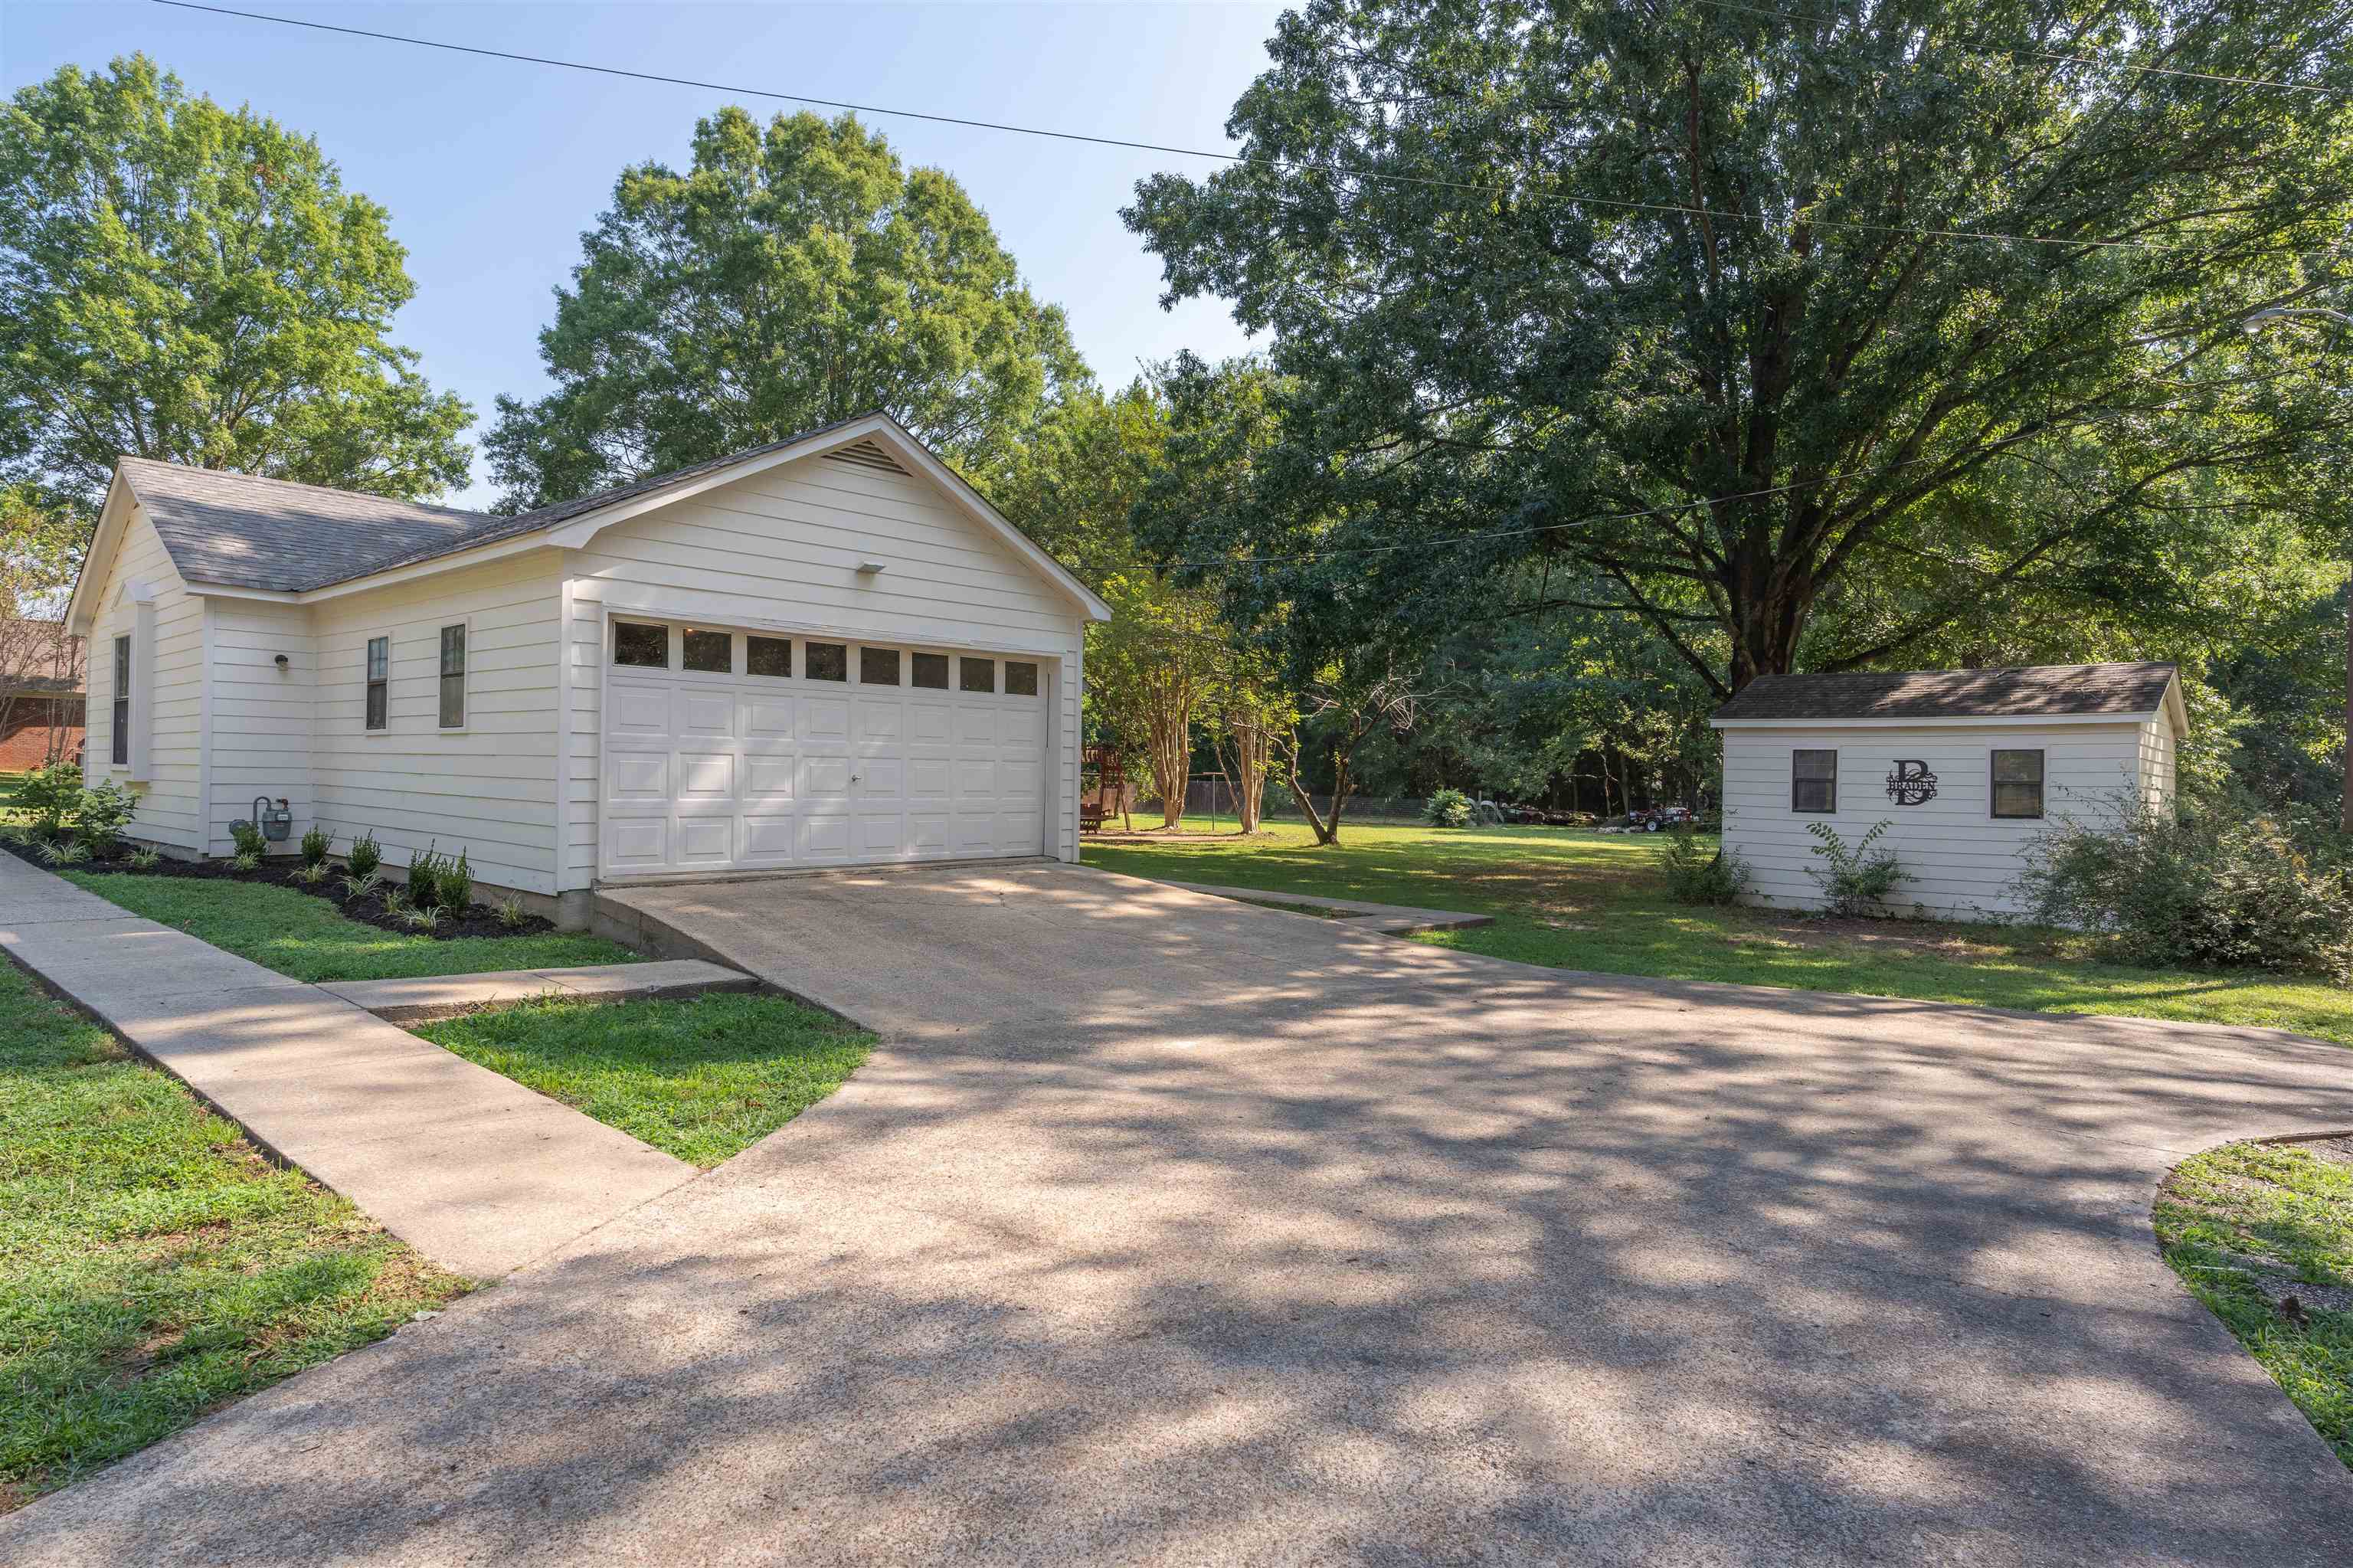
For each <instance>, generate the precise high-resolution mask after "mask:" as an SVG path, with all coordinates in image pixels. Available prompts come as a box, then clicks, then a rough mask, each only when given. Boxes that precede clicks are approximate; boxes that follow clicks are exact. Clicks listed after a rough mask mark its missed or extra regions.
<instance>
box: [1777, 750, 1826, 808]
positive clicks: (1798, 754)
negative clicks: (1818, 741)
mask: <svg viewBox="0 0 2353 1568" xmlns="http://www.w3.org/2000/svg"><path fill="white" fill-rule="evenodd" d="M1789 810H1793V811H1835V810H1838V753H1837V752H1835V751H1792V752H1790V753H1789Z"/></svg>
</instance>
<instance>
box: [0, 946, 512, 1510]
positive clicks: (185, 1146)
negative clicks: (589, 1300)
mask: <svg viewBox="0 0 2353 1568" xmlns="http://www.w3.org/2000/svg"><path fill="white" fill-rule="evenodd" d="M464 1288H465V1282H464V1281H462V1280H460V1279H459V1278H457V1277H454V1276H452V1275H448V1274H446V1273H443V1272H442V1271H441V1270H439V1269H438V1268H436V1267H434V1266H432V1265H431V1264H429V1263H427V1262H426V1261H425V1260H424V1259H423V1258H422V1257H420V1256H418V1255H417V1254H416V1253H415V1252H413V1251H411V1250H410V1249H409V1248H408V1247H407V1246H406V1245H403V1244H402V1243H400V1242H398V1241H396V1240H395V1239H394V1238H393V1237H392V1236H390V1235H389V1234H386V1233H385V1231H384V1230H383V1229H382V1228H381V1227H379V1226H378V1225H376V1224H375V1223H374V1222H372V1221H370V1220H369V1219H368V1218H367V1216H366V1215H364V1214H363V1213H360V1212H359V1211H358V1210H356V1209H354V1208H353V1207H352V1205H351V1204H349V1203H348V1202H344V1201H343V1199H341V1198H338V1197H336V1196H335V1195H334V1194H332V1193H331V1192H326V1191H325V1190H323V1189H322V1188H320V1187H318V1186H316V1185H314V1184H313V1183H311V1181H306V1180H305V1179H304V1178H303V1177H301V1175H299V1174H297V1173H295V1172H293V1171H283V1170H280V1169H279V1168H278V1167H276V1166H273V1165H270V1164H269V1163H267V1162H266V1161H265V1160H263V1159H262V1158H261V1156H260V1155H259V1153H257V1152H256V1151H255V1150H254V1149H253V1148H252V1146H251V1145H249V1144H248V1143H247V1142H246V1141H245V1140H244V1139H242V1138H241V1137H239V1136H238V1133H237V1128H235V1127H234V1126H232V1125H231V1124H229V1123H228V1122H227V1121H224V1120H222V1119H220V1118H217V1117H216V1116H214V1115H212V1114H211V1113H209V1112H208V1111H206V1109H205V1108H204V1107H202V1106H200V1105H199V1104H197V1102H196V1100H195V1097H193V1096H192V1095H190V1094H189V1093H188V1091H187V1090H186V1089H185V1088H184V1087H182V1086H181V1085H180V1084H179V1082H178V1081H177V1080H175V1079H174V1078H171V1077H169V1076H167V1075H164V1074H163V1073H161V1072H158V1071H156V1070H155V1069H154V1068H152V1067H148V1066H144V1065H141V1064H139V1063H137V1062H135V1061H134V1060H132V1058H131V1056H130V1054H129V1053H128V1052H126V1051H125V1050H124V1049H123V1048H122V1046H121V1045H120V1044H117V1043H116V1042H115V1041H114V1040H113V1039H112V1038H111V1036H110V1035H109V1034H108V1033H106V1031H105V1030H103V1029H101V1028H100V1027H99V1026H98V1025H96V1024H94V1023H91V1022H89V1021H88V1020H86V1019H84V1018H83V1017H81V1016H80V1015H79V1014H78V1013H75V1012H71V1011H70V1010H69V1009H67V1008H66V1007H64V1006H62V1005H61V1004H59V1003H58V1002H56V1001H51V1000H50V999H49V998H48V997H47V996H45V995H43V994H42V993H41V992H39V991H37V990H36V989H35V988H34V986H33V985H32V984H31V983H30V982H29V981H28V980H26V978H25V976H24V975H23V973H22V972H20V971H19V970H17V969H16V968H14V967H13V966H11V965H9V964H7V963H6V962H5V961H0V1511H5V1510H7V1509H9V1508H11V1507H14V1506H16V1504H19V1503H22V1502H24V1501H26V1499H29V1498H31V1497H33V1496H34V1495H36V1494H37V1493H40V1492H43V1491H47V1490H49V1489H52V1488H55V1487H59V1486H63V1485H64V1484H66V1483H67V1482H68V1481H70V1480H72V1479H73V1478H75V1477H77V1476H79V1475H80V1474H82V1473H83V1472H85V1471H87V1470H90V1469H91V1468H94V1467H98V1466H100V1465H104V1464H106V1463H108V1462H109V1461H111V1460H113V1459H118V1458H120V1457H122V1456H123V1455H125V1454H128V1453H131V1452H132V1450H134V1449H137V1448H140V1447H142V1446H145V1445H147V1444H149V1443H152V1442H153V1441H155V1439H157V1438H159V1437H162V1436H165V1435H167V1434H169V1433H172V1432H174V1431H177V1430H178V1429H179V1428H181V1427H183V1426H185V1425H187V1424H188V1423H190V1422H192V1421H194V1420H195V1419H196V1418H197V1417H198V1416H201V1415H203V1414H206V1412H208V1411H210V1410H212V1409H214V1408H216V1406H218V1405H219V1404H221V1403H222V1402H224V1401H225V1400H228V1399H232V1398H235V1397H236V1396H237V1395H239V1394H244V1393H252V1392H253V1391H254V1390H256V1389H259V1388H264V1387H267V1386H268V1385H269V1384H270V1383H276V1382H277V1381H278V1380H280V1378H283V1377H286V1376H288V1375H290V1374H291V1373H293V1372H300V1371H301V1370H302V1369H303V1368H304V1367H307V1366H311V1365H313V1364H315V1363H317V1362H319V1361H326V1360H328V1359H330V1358H331V1357H333V1356H337V1355H340V1354H342V1353H343V1351H347V1350H350V1349H352V1348H353V1347H354V1346H357V1345H364V1344H366V1343H367V1342H368V1341H369V1340H376V1339H381V1338H382V1337H383V1336H385V1334H388V1333H390V1332H391V1331H392V1330H394V1329H396V1328H397V1327H398V1326H399V1325H400V1324H401V1323H403V1322H405V1321H406V1320H407V1319H408V1318H409V1317H410V1315H411V1314H412V1313H414V1312H416V1311H417V1310H418V1309H419V1308H431V1307H438V1306H439V1305H441V1304H442V1303H443V1302H445V1301H447V1300H448V1299H449V1298H451V1297H453V1296H455V1295H457V1294H458V1293H459V1291H461V1290H462V1289H464Z"/></svg>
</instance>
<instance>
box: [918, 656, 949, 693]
mask: <svg viewBox="0 0 2353 1568" xmlns="http://www.w3.org/2000/svg"><path fill="white" fill-rule="evenodd" d="M914 666H915V668H914V682H913V684H915V685H917V686H919V687H921V688H922V689H923V690H924V691H927V692H944V691H946V690H947V689H948V656H947V655H946V654H944V653H918V654H916V655H915V656H914Z"/></svg>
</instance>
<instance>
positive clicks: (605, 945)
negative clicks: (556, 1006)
mask: <svg viewBox="0 0 2353 1568" xmlns="http://www.w3.org/2000/svg"><path fill="white" fill-rule="evenodd" d="M58 874H59V875H61V876H63V877H65V878H66V879H67V880H68V881H69V882H71V883H73V884H74V885H75V886H77V887H85V888H88V889H89V890H90V892H92V893H95V894H97V895H99V896H100V898H104V899H108V900H110V901H111V902H113V903H115V904H119V905H121V906H122V907H123V908H125V909H128V910H130V911H131V912H132V914H134V915H143V916H146V917H147V918H148V919H150V920H157V921H161V922H162V923H163V924H164V925H166V926H176V927H179V928H180V929H181V930H183V931H185V932H187V933H188V934H190V935H191V936H195V937H201V938H204V939H205V940H206V941H207V942H210V943H211V944H212V945H213V946H215V947H216V948H227V950H228V951H230V952H232V953H235V954H237V955H238V956H239V957H241V958H247V959H252V960H253V961H254V962H255V963H257V964H259V965H261V966H263V967H264V968H265V969H276V970H277V971H278V972H279V973H280V974H281V975H288V976H290V977H291V978H293V979H295V980H408V979H413V978H415V977H417V976H419V975H463V974H481V973H485V972H488V971H490V970H493V969H549V968H575V967H578V966H580V965H584V964H618V963H627V962H628V961H629V960H631V959H635V958H636V957H637V955H636V954H635V953H632V952H630V951H629V950H628V948H623V947H619V946H617V945H616V944H614V943H611V942H608V941H606V940H605V939H604V938H601V937H591V936H588V935H586V933H584V932H576V931H550V932H545V933H543V934H542V935H540V936H536V937H459V938H451V939H449V940H447V941H444V940H441V939H438V938H432V937H419V936H412V935H410V934H408V933H406V932H397V931H381V930H378V929H377V928H376V927H374V926H365V925H362V924H361V923H360V922H359V921H357V920H346V919H345V918H343V915H342V913H341V912H340V911H338V910H337V909H336V908H335V906H333V905H332V904H330V903H328V902H327V901H326V900H325V899H323V898H314V897H312V896H311V895H309V894H307V893H297V892H295V891H294V890H293V889H292V888H290V887H278V886H273V885H269V884H268V883H258V882H230V881H227V880H218V881H216V880H211V879H206V880H203V881H198V880H195V879H194V878H189V877H173V876H141V875H138V874H134V873H130V872H91V871H76V870H73V869H71V868H69V867H66V868H60V869H59V870H58Z"/></svg>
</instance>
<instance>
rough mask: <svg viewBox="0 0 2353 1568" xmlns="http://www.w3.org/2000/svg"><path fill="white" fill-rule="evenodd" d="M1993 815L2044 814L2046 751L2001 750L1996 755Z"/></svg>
mask: <svg viewBox="0 0 2353 1568" xmlns="http://www.w3.org/2000/svg"><path fill="white" fill-rule="evenodd" d="M1993 814H1994V815H1995V816H1997V817H2039V816H2041V815H2042V753H2041V752H2040V751H1997V752H1995V753H1994V754H1993Z"/></svg>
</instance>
